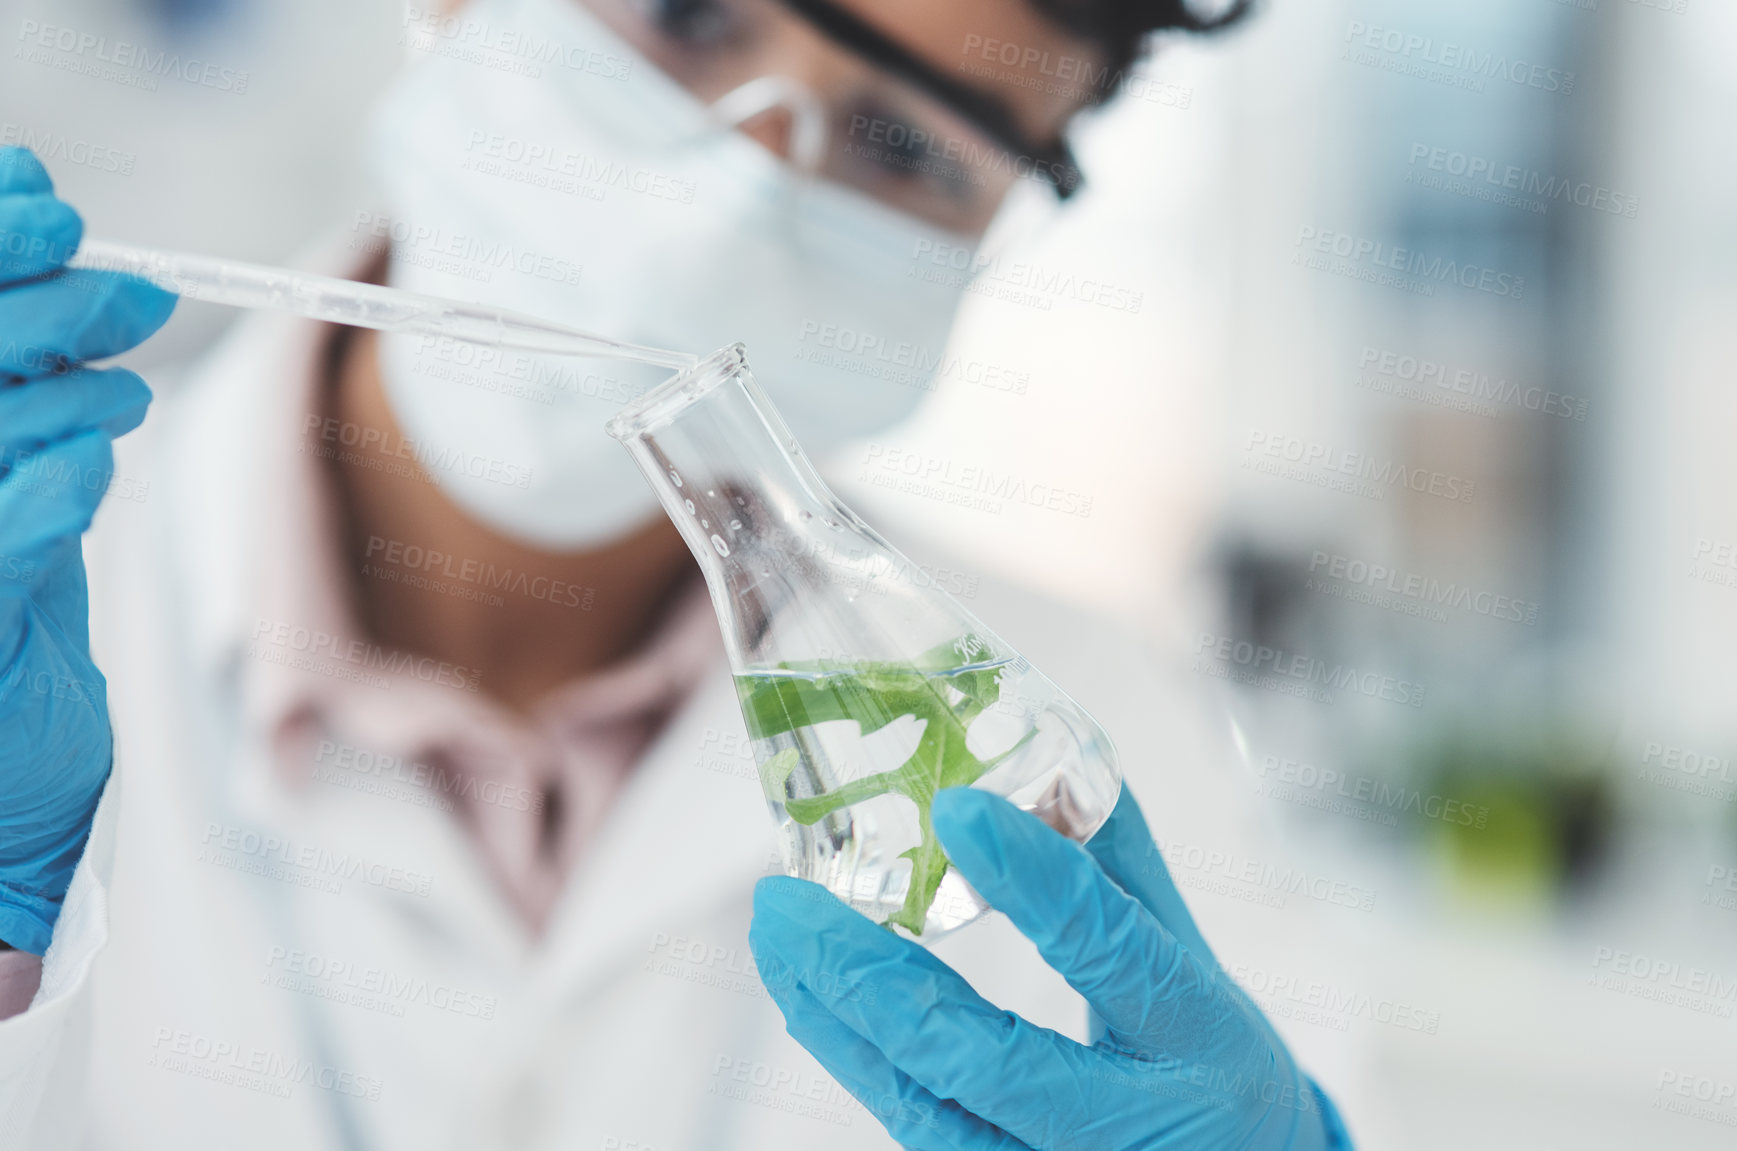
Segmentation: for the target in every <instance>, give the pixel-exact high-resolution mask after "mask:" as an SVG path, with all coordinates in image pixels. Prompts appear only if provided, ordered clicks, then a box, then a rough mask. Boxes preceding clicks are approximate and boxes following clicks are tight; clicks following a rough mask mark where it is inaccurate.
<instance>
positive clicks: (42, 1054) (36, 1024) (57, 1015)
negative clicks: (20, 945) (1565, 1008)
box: [0, 772, 120, 1151]
mask: <svg viewBox="0 0 1737 1151" xmlns="http://www.w3.org/2000/svg"><path fill="white" fill-rule="evenodd" d="M119 810H120V784H119V782H118V775H117V773H115V772H110V773H109V781H108V784H107V786H105V787H104V788H103V795H102V799H101V800H100V801H99V802H98V803H97V810H96V819H95V821H94V822H93V823H92V825H91V833H90V839H89V840H88V841H87V842H86V844H85V848H84V857H83V858H82V859H80V860H79V861H78V867H77V869H75V870H74V871H73V873H72V885H71V886H70V887H69V888H68V889H67V892H66V902H65V904H64V905H63V906H62V907H61V911H60V918H59V919H58V920H56V921H55V924H54V937H53V939H52V940H51V941H50V942H49V945H48V952H47V954H45V955H44V956H43V957H42V983H41V986H40V987H38V989H37V992H36V998H35V999H33V1000H31V1003H30V1008H29V1009H28V1010H27V1011H25V1012H23V1013H22V1014H19V1015H14V1016H13V1017H12V1018H10V1019H6V1020H0V1148H7V1149H10V1148H14V1147H18V1148H24V1147H27V1148H30V1151H70V1149H71V1148H73V1147H74V1146H76V1145H77V1143H78V1140H79V1136H80V1134H81V1132H82V1128H83V1125H84V1119H85V1115H86V1108H85V1101H84V1096H85V1090H86V1082H87V1079H88V1068H89V1064H90V1043H91V986H90V982H91V981H90V974H91V965H92V964H93V963H94V962H95V960H96V957H97V954H98V953H99V952H100V951H102V949H103V947H104V945H105V944H107V943H108V938H109V882H110V879H111V877H112V875H113V872H114V860H115V821H116V818H117V816H118V814H119Z"/></svg>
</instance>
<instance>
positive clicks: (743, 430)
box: [609, 344, 1122, 940]
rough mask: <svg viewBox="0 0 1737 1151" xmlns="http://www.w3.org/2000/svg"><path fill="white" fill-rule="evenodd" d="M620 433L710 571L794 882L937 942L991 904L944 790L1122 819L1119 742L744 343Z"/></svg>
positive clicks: (1087, 820) (1066, 822) (1085, 831)
mask: <svg viewBox="0 0 1737 1151" xmlns="http://www.w3.org/2000/svg"><path fill="white" fill-rule="evenodd" d="M609 432H610V434H611V435H613V436H614V437H615V438H617V439H619V440H620V441H621V442H622V443H624V444H625V445H627V447H628V449H629V450H630V451H632V452H633V456H634V458H635V459H636V460H637V461H638V462H639V466H640V468H641V469H642V470H643V471H644V472H645V475H646V478H647V479H648V480H649V481H650V482H651V485H652V487H653V488H654V489H656V491H657V495H658V498H659V499H660V500H661V501H662V502H663V506H664V508H665V509H666V510H667V511H668V512H669V515H670V518H671V519H672V520H674V521H675V524H676V527H678V528H679V529H681V533H682V536H683V538H684V539H686V540H687V543H688V546H689V547H690V548H692V549H693V553H694V556H695V557H696V558H697V559H698V560H699V563H700V567H701V569H702V570H703V571H704V572H705V577H706V584H707V586H708V587H709V588H710V590H711V595H712V605H713V607H714V608H715V609H716V610H717V613H718V623H719V625H720V627H721V628H722V630H723V635H724V644H725V647H726V648H727V650H728V652H729V657H730V664H731V667H732V669H733V671H734V673H735V676H736V685H737V694H738V697H739V698H740V700H741V704H742V714H743V717H744V718H745V719H746V721H747V726H748V734H749V736H750V737H751V738H752V740H753V748H754V756H755V760H756V761H757V763H758V764H759V769H760V780H761V784H762V786H763V787H764V789H765V794H766V800H767V802H768V803H769V804H770V805H771V807H772V813H773V817H774V819H775V820H776V821H777V823H778V827H779V832H780V842H781V847H782V849H783V852H784V860H785V864H786V866H787V869H788V870H789V872H790V874H792V875H795V876H799V877H801V878H803V879H811V880H814V881H815V882H817V883H821V884H823V885H825V886H826V887H827V888H828V889H830V890H831V891H832V892H833V893H834V894H836V895H837V896H838V897H839V898H840V899H843V900H845V901H846V902H848V903H850V904H851V905H852V906H853V907H855V908H856V909H857V910H859V911H861V912H863V913H864V914H865V915H867V916H869V917H870V918H872V919H874V920H875V921H876V922H878V923H885V924H889V925H895V926H898V927H901V928H904V929H905V930H906V931H908V932H910V933H912V934H913V935H917V936H921V937H922V938H923V939H925V940H929V939H932V938H934V937H935V936H937V935H939V934H941V933H943V932H946V931H950V930H952V929H953V928H956V927H958V926H960V925H961V924H964V923H967V922H969V921H971V920H972V919H975V918H976V917H977V916H978V915H980V914H982V912H983V911H984V909H985V904H984V902H983V900H982V899H981V898H980V897H979V896H978V895H977V893H976V892H975V891H973V890H972V889H971V887H970V885H968V884H967V883H965V882H964V880H962V879H961V878H960V877H959V876H958V875H957V873H955V872H953V871H952V870H951V869H950V868H949V867H948V864H947V858H946V855H945V854H944V853H943V852H942V851H941V848H940V845H939V844H938V842H937V841H936V838H935V835H934V832H933V830H932V829H931V827H930V824H929V808H930V803H931V801H932V800H933V798H934V795H935V793H936V792H937V791H938V790H940V789H941V788H944V787H955V786H962V785H970V786H973V787H981V788H986V789H988V790H990V791H993V792H995V793H996V794H998V795H1002V796H1005V797H1006V798H1008V799H1009V800H1011V801H1012V802H1014V803H1015V804H1017V805H1019V806H1020V807H1022V808H1024V809H1026V810H1027V811H1032V812H1035V813H1036V814H1037V815H1038V816H1040V817H1041V818H1042V819H1043V820H1044V821H1045V822H1046V823H1048V824H1049V825H1050V826H1052V827H1054V828H1056V829H1057V830H1058V831H1061V832H1063V833H1064V834H1066V835H1069V836H1072V837H1073V838H1074V839H1076V840H1080V841H1082V842H1083V841H1085V840H1086V839H1089V838H1090V837H1091V835H1092V834H1093V833H1094V832H1096V831H1097V830H1098V828H1099V826H1101V825H1102V824H1103V822H1104V820H1105V819H1106V818H1108V817H1109V814H1110V810H1111V808H1113V807H1114V806H1115V804H1116V799H1117V797H1118V796H1119V795H1120V791H1121V779H1122V777H1121V771H1120V769H1119V768H1118V766H1117V764H1116V755H1115V750H1114V749H1113V748H1112V747H1111V744H1110V740H1109V737H1108V736H1106V735H1105V734H1104V732H1103V730H1102V729H1101V728H1100V727H1099V726H1098V724H1097V722H1096V721H1094V720H1093V719H1092V717H1091V716H1089V715H1087V714H1086V712H1085V710H1084V709H1083V708H1081V707H1080V706H1079V705H1078V704H1076V703H1075V702H1074V701H1073V700H1071V699H1069V698H1068V697H1067V695H1065V694H1064V693H1063V692H1062V691H1061V690H1060V689H1059V688H1057V687H1056V686H1055V685H1054V684H1052V683H1051V682H1050V681H1049V680H1048V679H1046V678H1044V676H1043V675H1042V674H1041V673H1039V672H1038V671H1037V670H1036V669H1035V668H1033V667H1032V666H1031V665H1030V664H1029V663H1027V662H1026V661H1025V659H1024V658H1023V657H1021V656H1020V654H1019V653H1018V652H1016V651H1014V650H1013V649H1012V648H1011V647H1009V646H1008V645H1007V644H1006V643H1005V642H1003V641H1002V640H1001V638H1000V637H998V636H997V635H995V633H994V632H992V631H990V630H989V629H988V628H987V627H985V626H984V625H983V624H982V623H981V622H980V621H979V620H978V619H977V618H976V617H974V616H973V615H972V614H971V613H970V612H968V611H966V610H965V608H964V607H962V606H961V605H960V604H959V603H958V601H956V600H954V599H953V598H952V597H951V596H949V595H947V594H946V593H945V592H943V591H942V590H941V589H940V588H938V587H936V586H934V584H933V582H932V581H931V580H929V579H928V578H927V577H926V576H925V575H924V573H923V571H922V569H921V568H919V567H918V566H917V565H915V564H913V563H912V562H911V561H910V560H908V559H906V558H905V557H904V556H903V555H901V554H899V552H898V551H897V550H896V549H895V548H893V547H892V546H891V545H890V544H888V543H887V542H886V541H885V540H883V539H882V538H881V537H880V536H879V535H878V534H877V533H876V532H875V531H874V529H873V528H870V527H869V526H868V525H867V524H866V523H864V522H863V521H862V520H861V519H860V518H858V516H857V515H856V514H855V513H854V512H852V511H851V510H850V509H849V508H847V507H845V506H844V505H843V504H842V503H840V502H839V500H838V498H837V497H836V496H834V495H833V494H832V492H831V491H829V490H828V489H827V487H826V484H825V483H824V482H823V481H822V480H821V478H820V476H819V475H818V474H817V473H816V472H815V470H814V468H813V466H812V465H811V464H810V463H809V461H808V458H807V457H806V456H805V455H804V454H803V452H802V448H801V447H800V445H798V444H797V442H796V439H795V437H794V436H792V435H791V433H790V430H789V429H788V428H787V427H786V426H785V425H784V421H783V419H782V418H781V417H780V416H779V415H778V413H777V411H776V410H775V409H774V408H773V407H772V403H771V401H770V400H768V399H767V397H766V394H765V393H764V392H763V391H761V389H760V387H759V385H758V384H756V383H755V382H754V378H753V376H752V375H751V374H750V372H749V370H748V364H747V361H746V359H745V356H744V352H743V348H742V346H741V345H740V344H737V345H735V346H733V347H729V348H725V349H723V350H722V351H720V352H717V353H715V354H713V355H712V356H710V357H708V358H707V359H705V360H704V361H702V362H701V363H700V364H699V365H698V366H696V367H694V368H691V369H689V370H687V371H685V372H682V373H680V374H679V375H677V376H675V377H673V378H672V379H670V380H669V381H667V382H666V383H664V384H662V385H660V386H659V387H657V388H656V389H654V390H653V391H651V392H648V393H647V394H646V395H645V396H643V397H641V398H640V399H639V400H638V401H637V402H635V403H634V404H632V405H631V406H629V407H628V408H626V409H625V410H623V411H622V412H621V413H620V414H619V415H618V416H616V417H615V419H614V420H612V421H611V422H610V424H609Z"/></svg>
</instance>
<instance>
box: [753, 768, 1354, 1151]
mask: <svg viewBox="0 0 1737 1151" xmlns="http://www.w3.org/2000/svg"><path fill="white" fill-rule="evenodd" d="M934 823H935V830H936V832H937V833H938V835H939V836H940V839H941V843H942V845H943V846H944V847H945V848H946V850H947V854H948V857H949V858H950V859H951V860H952V862H953V865H954V866H955V867H956V868H958V869H959V871H960V872H961V873H963V874H964V876H965V878H966V879H967V880H969V881H970V883H971V885H972V887H973V888H975V889H976V890H977V891H978V892H980V893H982V895H983V897H984V898H985V899H987V900H988V901H989V903H990V904H991V905H992V906H993V907H995V908H996V909H997V910H999V911H1001V912H1002V913H1004V914H1005V915H1006V916H1007V917H1008V918H1009V919H1010V920H1012V921H1013V925H1014V926H1015V927H1017V928H1018V929H1019V930H1020V931H1021V932H1022V933H1023V934H1024V935H1025V936H1026V937H1027V938H1029V939H1030V940H1031V941H1032V942H1033V943H1034V944H1036V946H1037V949H1038V952H1039V954H1041V955H1042V956H1043V958H1044V960H1045V962H1047V963H1048V964H1049V965H1050V966H1051V967H1053V968H1054V969H1055V970H1056V971H1057V972H1059V973H1060V974H1061V975H1062V976H1063V977H1064V978H1066V979H1067V981H1068V982H1069V983H1070V984H1071V985H1072V986H1073V988H1074V989H1075V990H1076V991H1078V992H1079V993H1080V994H1081V995H1082V996H1083V997H1084V998H1085V1000H1086V1002H1087V1003H1088V1004H1089V1005H1090V1006H1091V1008H1092V1011H1093V1016H1094V1020H1093V1021H1094V1025H1095V1026H1094V1039H1095V1041H1094V1042H1093V1043H1092V1044H1091V1045H1090V1046H1085V1045H1082V1044H1079V1043H1076V1042H1074V1041H1073V1040H1072V1039H1069V1038H1067V1037H1066V1036H1064V1035H1059V1034H1057V1033H1056V1032H1054V1031H1051V1030H1049V1029H1048V1028H1044V1027H1038V1026H1036V1025H1035V1024H1032V1023H1029V1022H1027V1021H1026V1020H1024V1019H1022V1018H1020V1017H1019V1016H1017V1015H1015V1014H1013V1013H1012V1012H1009V1011H1003V1010H1001V1009H999V1008H997V1007H996V1006H995V1005H994V1004H992V1003H990V1002H988V1001H986V1000H985V999H984V998H983V997H982V996H980V995H978V994H977V992H976V991H974V990H973V989H972V987H971V985H970V984H969V983H967V982H966V981H965V980H964V978H963V977H961V976H960V975H959V974H958V973H956V972H955V971H953V970H952V969H951V968H949V967H948V966H947V965H946V964H945V963H943V962H941V960H939V959H938V958H936V957H935V956H934V955H933V954H931V953H930V952H929V951H927V950H925V949H924V948H922V947H920V946H918V945H917V944H915V943H912V942H911V941H909V940H905V939H899V938H896V937H895V936H893V935H892V934H891V933H889V932H886V931H883V930H881V929H879V928H877V927H875V926H874V925H873V924H871V923H869V922H868V921H867V920H865V919H863V918H862V916H860V915H857V914H856V913H855V912H853V911H851V910H850V909H849V908H847V907H845V906H844V905H843V904H842V903H840V902H839V901H838V900H837V899H835V898H833V897H832V896H831V895H830V894H828V893H827V892H825V891H822V890H820V889H819V888H817V887H815V886H814V885H813V884H809V883H804V882H802V881H800V880H795V879H764V880H761V881H760V886H759V888H758V889H757V890H756V892H755V899H754V924H753V928H752V930H751V932H750V934H749V942H750V943H751V944H752V945H753V949H754V960H755V963H756V964H757V965H758V967H759V970H760V976H761V978H762V979H763V980H764V981H765V983H766V987H767V989H768V991H770V993H771V995H772V998H773V1000H774V1001H775V1002H776V1003H777V1004H778V1006H779V1008H780V1009H781V1010H782V1011H783V1012H784V1018H785V1023H786V1028H787V1030H788V1031H789V1032H790V1034H791V1035H792V1036H793V1037H794V1038H795V1039H796V1040H797V1042H799V1043H801V1044H802V1045H803V1046H804V1047H806V1048H808V1050H809V1051H810V1052H812V1053H813V1055H814V1057H815V1058H816V1059H818V1060H819V1061H820V1062H821V1064H822V1065H823V1066H825V1067H826V1069H827V1070H828V1071H829V1072H831V1073H832V1075H833V1077H834V1078H835V1079H837V1080H838V1081H839V1083H840V1084H842V1085H843V1086H844V1087H845V1089H846V1090H848V1091H850V1092H851V1093H852V1095H854V1096H855V1097H856V1098H857V1099H859V1100H861V1101H863V1103H864V1105H865V1106H867V1107H868V1108H869V1109H870V1110H871V1111H872V1112H873V1113H874V1114H875V1116H876V1117H877V1118H879V1119H880V1121H881V1122H882V1123H883V1124H884V1125H885V1126H886V1128H887V1130H888V1132H890V1133H891V1134H892V1136H893V1138H895V1139H897V1140H898V1141H899V1142H900V1143H902V1144H904V1145H905V1146H906V1147H911V1148H917V1149H919V1151H991V1149H993V1151H1012V1149H1014V1148H1032V1149H1034V1151H1134V1149H1136V1148H1138V1149H1140V1151H1171V1149H1174V1151H1184V1149H1186V1151H1221V1149H1222V1151H1341V1149H1347V1148H1349V1147H1350V1146H1351V1140H1350V1136H1349V1135H1348V1134H1347V1133H1346V1130H1345V1127H1344V1124H1343V1123H1342V1122H1341V1121H1340V1119H1339V1115H1338V1112H1337V1110H1336V1109H1335V1108H1334V1106H1333V1104H1332V1102H1331V1101H1330V1100H1329V1099H1328V1098H1327V1096H1326V1094H1325V1093H1324V1092H1322V1091H1321V1089H1320V1088H1319V1087H1317V1086H1316V1085H1315V1084H1314V1083H1313V1081H1311V1080H1310V1079H1309V1078H1308V1077H1307V1076H1306V1075H1304V1074H1303V1072H1302V1071H1301V1070H1299V1069H1298V1068H1297V1065H1296V1063H1295V1062H1294V1061H1293V1060H1292V1059H1291V1056H1290V1053H1289V1052H1288V1051H1287V1050H1286V1049H1285V1045H1284V1042H1283V1041H1282V1040H1281V1039H1280V1038H1279V1037H1278V1035H1277V1034H1276V1033H1275V1032H1274V1031H1273V1028H1272V1025H1271V1024H1270V1023H1268V1022H1267V1020H1266V1017H1265V1016H1263V1015H1262V1014H1261V1012H1260V1009H1259V1008H1258V1007H1256V1006H1255V1004H1254V1003H1253V1002H1252V1001H1251V1000H1250V999H1249V997H1248V996H1247V995H1246V994H1245V993H1244V992H1243V990H1242V989H1241V988H1240V987H1238V986H1237V985H1236V984H1235V982H1233V981H1232V980H1231V979H1230V977H1229V976H1228V975H1226V974H1225V973H1224V971H1223V969H1222V968H1220V967H1219V965H1218V961H1217V960H1216V959H1215V958H1214V957H1213V954H1212V951H1211V949H1210V948H1208V947H1207V945H1206V941H1205V940H1204V939H1202V938H1201V935H1200V932H1199V930H1198V929H1197V928H1196V927H1195V925H1194V921H1193V919H1192V918H1191V917H1190V916H1189V914H1188V909H1187V908H1186V907H1185V906H1184V905H1183V902H1182V898H1181V896H1180V895H1178V894H1177V891H1176V888H1175V886H1174V885H1173V884H1172V883H1171V882H1170V876H1169V873H1168V871H1167V870H1166V869H1165V866H1164V860H1163V857H1162V856H1161V855H1160V854H1159V852H1158V848H1157V846H1156V844H1154V843H1153V841H1152V836H1151V834H1150V833H1149V832H1148V831H1147V830H1146V821H1145V819H1144V817H1143V816H1142V815H1141V814H1140V808H1139V806H1138V805H1137V804H1136V803H1135V802H1134V797H1133V796H1132V795H1131V794H1129V793H1128V792H1127V791H1126V790H1124V791H1123V793H1122V798H1121V800H1120V802H1119V803H1118V804H1117V805H1116V810H1115V813H1114V814H1113V815H1112V816H1111V817H1110V819H1109V821H1108V822H1107V823H1105V824H1104V826H1103V827H1102V828H1101V829H1100V830H1099V831H1098V833H1097V835H1095V836H1093V837H1092V839H1091V841H1090V842H1089V843H1087V844H1086V845H1085V846H1084V847H1081V846H1080V845H1079V844H1077V843H1073V842H1071V841H1069V840H1067V839H1064V838H1063V837H1062V836H1059V835H1057V834H1056V833H1055V832H1053V831H1051V830H1050V829H1049V828H1047V827H1045V826H1044V825H1043V824H1042V823H1041V822H1039V821H1038V820H1036V819H1034V818H1032V817H1031V816H1030V815H1027V814H1025V813H1023V812H1020V811H1018V810H1016V809H1015V808H1013V807H1012V806H1011V805H1010V804H1008V803H1007V802H1006V801H1005V800H1002V799H999V798H997V797H996V796H994V795H990V794H987V793H985V792H982V791H978V790H976V789H971V788H958V789H954V790H951V791H944V792H942V793H940V794H939V795H937V796H936V797H935V804H934ZM862 988H869V989H872V994H864V993H861V992H860V989H862ZM840 989H850V993H848V994H840V993H839V991H840Z"/></svg>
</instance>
